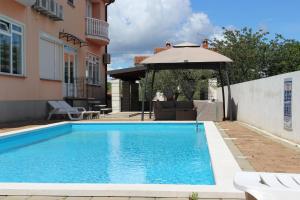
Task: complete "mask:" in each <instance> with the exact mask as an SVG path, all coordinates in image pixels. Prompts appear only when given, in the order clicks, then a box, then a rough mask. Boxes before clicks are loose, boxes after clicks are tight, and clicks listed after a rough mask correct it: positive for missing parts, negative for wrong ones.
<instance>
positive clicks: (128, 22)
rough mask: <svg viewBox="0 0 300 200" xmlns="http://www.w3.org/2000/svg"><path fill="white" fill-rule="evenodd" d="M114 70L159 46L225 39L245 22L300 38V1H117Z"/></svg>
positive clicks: (111, 18) (113, 31)
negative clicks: (227, 29)
mask: <svg viewBox="0 0 300 200" xmlns="http://www.w3.org/2000/svg"><path fill="white" fill-rule="evenodd" d="M109 23H110V38H111V43H110V45H109V51H110V53H111V55H112V64H111V65H110V66H109V68H110V69H119V68H125V67H131V66H133V58H134V56H135V55H145V54H146V55H148V54H151V53H152V52H153V49H154V48H155V47H161V46H164V44H165V42H166V41H168V42H171V43H173V44H176V43H180V42H186V41H187V42H193V43H197V44H200V43H201V42H202V40H203V39H204V37H206V38H210V39H212V38H214V37H222V29H221V28H222V27H230V28H236V29H240V28H243V27H245V26H247V27H250V28H253V29H254V30H258V29H263V30H265V31H268V32H270V34H271V35H270V37H272V36H274V34H275V33H279V34H282V35H283V36H284V37H286V38H288V39H296V40H300V0H285V1H284V0H116V1H115V3H113V4H112V5H111V6H110V7H109Z"/></svg>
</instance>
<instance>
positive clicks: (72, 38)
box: [59, 32, 88, 47]
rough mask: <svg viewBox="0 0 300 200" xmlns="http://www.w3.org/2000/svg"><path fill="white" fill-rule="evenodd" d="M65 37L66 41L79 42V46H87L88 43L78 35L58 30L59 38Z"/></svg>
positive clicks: (75, 43)
mask: <svg viewBox="0 0 300 200" xmlns="http://www.w3.org/2000/svg"><path fill="white" fill-rule="evenodd" d="M62 38H66V40H67V42H73V44H74V45H77V44H79V45H80V47H83V46H88V44H87V43H86V42H85V41H84V40H82V39H80V38H79V37H77V36H75V35H73V34H71V33H66V32H59V39H62Z"/></svg>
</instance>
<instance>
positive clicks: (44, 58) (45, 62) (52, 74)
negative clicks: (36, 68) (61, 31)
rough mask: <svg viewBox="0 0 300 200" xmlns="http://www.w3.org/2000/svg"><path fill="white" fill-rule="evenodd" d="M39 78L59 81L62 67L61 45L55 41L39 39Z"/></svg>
mask: <svg viewBox="0 0 300 200" xmlns="http://www.w3.org/2000/svg"><path fill="white" fill-rule="evenodd" d="M39 54H40V56H39V59H40V78H41V79H48V80H61V77H62V66H63V45H62V44H61V43H60V42H59V41H56V40H55V39H52V38H49V37H44V36H41V37H40V51H39Z"/></svg>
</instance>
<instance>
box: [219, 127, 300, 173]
mask: <svg viewBox="0 0 300 200" xmlns="http://www.w3.org/2000/svg"><path fill="white" fill-rule="evenodd" d="M218 126H219V129H221V131H224V132H225V133H226V134H227V136H228V138H227V139H229V140H230V139H231V141H232V143H233V144H234V145H235V146H236V147H237V149H238V150H239V151H240V152H241V154H242V155H241V157H242V158H244V159H246V160H247V161H248V162H249V163H250V165H251V166H252V167H253V169H254V170H255V171H263V172H279V173H280V172H284V173H300V148H299V147H295V146H293V145H290V144H288V143H285V142H282V141H281V140H278V139H275V138H273V137H270V136H267V135H265V134H263V133H260V132H258V131H255V130H253V129H251V128H249V127H247V126H245V125H243V124H241V123H239V122H221V123H218ZM225 141H226V138H225ZM230 149H231V151H232V148H230ZM233 153H234V152H233ZM234 154H235V153H234ZM237 161H238V162H239V159H237ZM242 168H243V167H242ZM245 170H247V169H245ZM250 171H252V170H251V169H250Z"/></svg>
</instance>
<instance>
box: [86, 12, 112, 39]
mask: <svg viewBox="0 0 300 200" xmlns="http://www.w3.org/2000/svg"><path fill="white" fill-rule="evenodd" d="M85 26H86V30H85V31H86V35H87V36H88V37H91V38H92V39H98V40H105V41H107V42H109V37H108V26H109V25H108V23H107V22H106V21H103V20H100V19H95V18H91V17H86V18H85Z"/></svg>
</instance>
